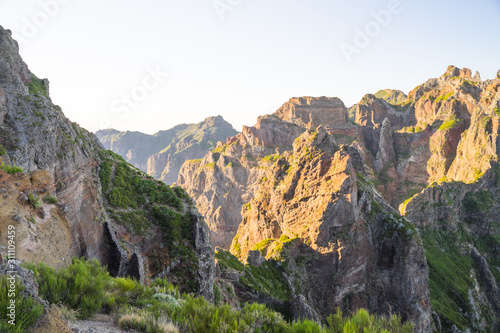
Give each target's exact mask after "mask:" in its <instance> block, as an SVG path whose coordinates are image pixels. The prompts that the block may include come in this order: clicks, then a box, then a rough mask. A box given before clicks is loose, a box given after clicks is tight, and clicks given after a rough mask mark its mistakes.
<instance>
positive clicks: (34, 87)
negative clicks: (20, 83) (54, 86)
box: [27, 74, 48, 97]
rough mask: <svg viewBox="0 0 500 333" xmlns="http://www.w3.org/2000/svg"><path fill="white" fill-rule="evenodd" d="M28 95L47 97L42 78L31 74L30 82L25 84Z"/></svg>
mask: <svg viewBox="0 0 500 333" xmlns="http://www.w3.org/2000/svg"><path fill="white" fill-rule="evenodd" d="M27 86H28V90H29V93H30V95H35V96H45V97H48V93H47V88H46V87H45V85H44V84H43V80H42V79H39V78H37V77H36V76H35V75H34V74H31V82H29V83H28V84H27Z"/></svg>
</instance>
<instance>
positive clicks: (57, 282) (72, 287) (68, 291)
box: [0, 259, 413, 333]
mask: <svg viewBox="0 0 500 333" xmlns="http://www.w3.org/2000/svg"><path fill="white" fill-rule="evenodd" d="M28 268H29V269H32V270H33V271H34V272H35V275H36V277H37V282H38V283H39V285H40V296H41V297H42V298H45V299H47V300H49V301H50V302H51V303H54V302H60V303H59V306H58V307H59V308H61V307H65V308H66V310H65V311H64V313H68V312H69V313H71V314H72V315H75V314H76V316H77V317H78V318H80V319H81V318H88V317H89V316H91V315H93V314H94V313H97V312H102V313H109V314H112V315H113V316H114V317H115V318H116V320H117V322H118V325H119V326H120V327H122V328H123V329H137V330H139V331H141V332H146V333H166V332H192V333H195V332H196V333H197V332H203V333H205V332H209V333H210V332H212V333H216V332H290V333H294V332H320V333H341V332H400V333H407V332H408V333H410V332H412V330H413V325H412V324H411V323H402V322H401V317H399V316H397V315H393V316H391V317H388V318H385V317H376V316H374V315H370V314H369V313H368V312H367V311H366V310H363V309H360V310H358V311H357V312H356V313H355V314H354V315H352V316H344V315H343V314H342V312H340V311H339V310H338V311H337V313H336V314H334V315H331V316H330V317H328V319H327V321H326V323H325V324H324V325H323V326H321V325H320V324H318V323H315V322H313V321H310V320H301V321H294V322H288V321H286V320H285V319H284V318H283V316H282V315H281V314H279V313H277V312H275V311H273V310H271V309H269V308H267V307H266V306H265V305H262V304H257V303H254V304H243V305H242V307H241V310H239V311H238V310H235V309H233V308H232V307H231V306H230V305H228V304H222V305H215V304H212V303H210V302H208V301H206V300H205V299H204V298H203V297H194V296H192V295H188V294H182V295H181V294H180V293H179V292H178V290H177V289H176V288H175V287H174V286H173V285H171V284H169V283H168V282H167V281H165V280H162V279H157V280H154V281H153V282H151V283H150V284H148V285H141V284H140V283H139V282H137V281H136V280H132V279H129V278H113V277H110V276H109V274H108V273H107V271H106V269H105V267H102V266H100V265H99V263H98V262H97V261H85V260H83V259H73V261H72V264H71V265H70V266H68V267H67V268H65V269H62V270H60V271H58V272H57V271H55V270H54V269H52V268H49V267H48V266H46V265H44V264H39V265H33V264H31V265H28ZM5 281H6V279H5V278H2V279H1V280H0V283H2V289H3V286H4V284H5V283H6V282H5ZM18 295H20V294H19V293H18ZM2 297H5V296H3V295H0V304H2V306H1V309H0V311H5V309H6V306H3V305H5V304H4V303H2V302H5V299H4V298H2ZM30 302H31V303H30ZM19 306H20V307H21V308H22V309H24V310H25V311H22V312H21V311H19V312H18V313H19V314H20V315H19V316H20V317H18V318H19V321H18V323H22V324H20V325H19V327H16V330H11V331H5V332H22V331H24V329H26V328H27V327H28V326H29V325H31V324H32V323H33V322H34V321H35V320H36V319H37V318H38V317H39V316H40V314H41V312H42V310H43V308H42V307H41V306H40V305H36V304H35V303H34V302H33V301H29V299H28V301H26V303H22V301H20V303H19ZM18 309H19V308H18ZM2 318H5V313H2ZM21 318H22V320H21ZM2 325H3V326H2ZM6 325H7V324H6V323H5V322H2V321H0V328H5V327H7V326H6ZM21 325H22V326H21ZM2 332H4V330H2Z"/></svg>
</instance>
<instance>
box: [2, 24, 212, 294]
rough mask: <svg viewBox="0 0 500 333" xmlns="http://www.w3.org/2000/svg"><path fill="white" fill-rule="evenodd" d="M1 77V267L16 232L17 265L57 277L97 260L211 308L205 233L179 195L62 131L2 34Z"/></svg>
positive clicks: (62, 122)
mask: <svg viewBox="0 0 500 333" xmlns="http://www.w3.org/2000/svg"><path fill="white" fill-rule="evenodd" d="M0 73H1V74H0V163H1V166H0V169H1V170H0V202H1V204H0V236H1V237H0V258H1V257H3V258H7V256H6V245H7V237H6V235H7V229H8V226H9V225H14V226H15V228H16V244H17V259H18V260H21V261H23V262H44V263H47V264H48V265H50V266H52V267H56V268H59V267H65V266H66V265H67V264H68V261H71V258H72V257H84V258H86V259H91V258H96V259H98V260H99V261H100V262H101V263H102V264H103V265H107V266H108V268H109V271H110V273H111V274H112V276H131V277H135V278H137V279H139V280H141V281H144V280H147V279H149V278H151V277H154V276H165V275H167V273H168V276H167V277H168V279H170V280H171V281H172V282H175V283H177V284H178V285H179V286H180V287H181V289H184V290H186V291H188V290H189V291H197V292H198V293H199V294H201V295H204V296H205V297H206V298H208V299H211V298H212V297H213V289H212V284H213V260H214V259H213V250H212V247H211V244H210V240H209V233H208V229H207V226H206V224H205V222H204V220H203V217H201V215H199V213H198V212H197V211H196V210H195V209H194V208H193V207H192V204H191V200H190V199H189V197H188V196H187V195H186V194H185V192H184V191H183V190H182V189H180V188H171V187H169V186H167V185H165V184H164V183H162V182H158V181H156V180H154V179H152V178H151V177H149V176H147V175H146V174H144V173H142V172H140V171H139V170H137V169H135V168H134V167H133V166H132V165H130V164H128V163H126V162H125V161H124V160H123V159H122V158H121V157H119V156H118V155H116V154H114V153H112V152H109V151H106V150H105V149H104V148H103V147H102V145H101V144H100V143H99V141H98V139H97V138H96V137H95V136H94V135H93V134H92V133H90V132H88V131H86V130H85V129H82V128H81V127H80V126H78V124H76V123H72V122H70V121H69V120H68V119H67V118H66V117H65V116H64V114H63V113H62V111H61V109H60V108H59V107H58V106H56V105H54V104H53V103H52V100H51V98H50V94H49V82H48V80H46V79H44V80H41V79H38V78H37V77H36V76H35V75H34V74H32V73H31V72H30V71H29V69H28V67H27V65H26V64H25V63H24V62H23V60H22V59H21V57H20V56H19V48H18V44H17V42H15V41H14V40H13V39H12V37H11V32H10V31H8V30H4V29H3V28H1V27H0ZM172 221H175V227H174V226H172V225H171V224H172V223H173V222H172ZM146 229H147V230H146ZM172 230H175V231H176V232H175V233H173V232H172ZM173 242H174V243H175V246H174V245H172V243H173ZM188 257H189V260H188V259H186V258H188Z"/></svg>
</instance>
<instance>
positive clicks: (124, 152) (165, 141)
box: [96, 116, 238, 185]
mask: <svg viewBox="0 0 500 333" xmlns="http://www.w3.org/2000/svg"><path fill="white" fill-rule="evenodd" d="M236 134H238V132H237V131H236V130H234V129H233V127H232V126H231V124H229V123H228V122H227V121H225V120H224V119H223V118H222V117H221V116H217V117H209V118H207V119H205V120H203V121H202V122H200V123H197V124H181V125H177V126H175V127H173V128H171V129H168V130H165V131H160V132H158V133H156V134H154V135H148V134H144V133H140V132H130V131H126V132H120V131H117V130H114V129H106V130H100V131H97V132H96V136H97V137H98V138H99V140H100V141H101V143H102V144H103V146H104V148H106V149H109V150H112V151H113V152H115V153H117V154H118V155H120V156H122V157H123V158H124V159H125V160H126V161H127V162H129V163H131V164H133V165H135V166H136V167H137V168H139V169H140V170H142V171H144V172H146V173H147V174H149V175H151V176H153V177H154V178H156V179H159V180H162V181H163V182H165V183H166V184H169V185H171V184H173V183H175V182H176V181H177V178H178V174H179V170H180V168H181V166H182V164H183V163H184V161H186V160H191V159H198V158H202V157H203V156H205V154H206V153H207V152H209V151H210V150H212V149H214V148H215V147H216V146H217V142H218V141H223V142H225V141H226V139H227V138H228V137H231V136H234V135H236Z"/></svg>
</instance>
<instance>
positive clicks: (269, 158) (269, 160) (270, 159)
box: [262, 155, 280, 164]
mask: <svg viewBox="0 0 500 333" xmlns="http://www.w3.org/2000/svg"><path fill="white" fill-rule="evenodd" d="M279 158H280V155H267V156H265V157H263V158H262V162H266V163H271V164H274V162H276V161H277V160H279Z"/></svg>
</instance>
